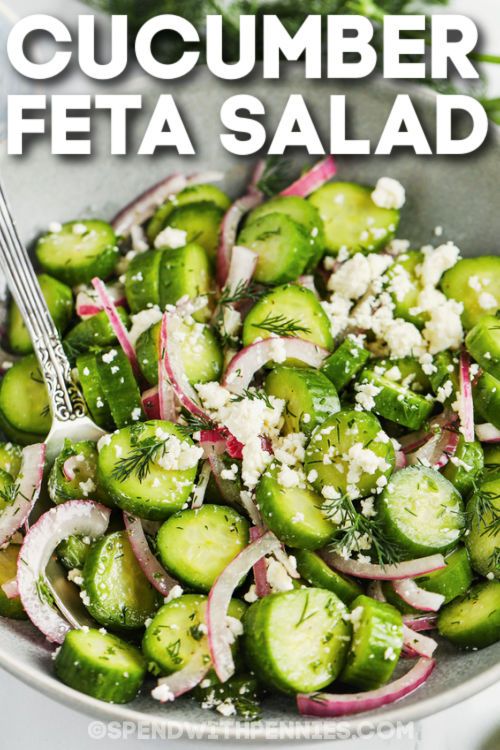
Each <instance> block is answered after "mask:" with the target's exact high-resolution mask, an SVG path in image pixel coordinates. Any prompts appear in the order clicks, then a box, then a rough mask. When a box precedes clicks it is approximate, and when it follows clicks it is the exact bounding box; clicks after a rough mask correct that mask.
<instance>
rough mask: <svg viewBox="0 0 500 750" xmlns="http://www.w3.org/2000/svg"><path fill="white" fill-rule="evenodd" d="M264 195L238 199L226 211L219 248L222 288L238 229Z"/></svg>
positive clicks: (219, 277)
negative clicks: (246, 215)
mask: <svg viewBox="0 0 500 750" xmlns="http://www.w3.org/2000/svg"><path fill="white" fill-rule="evenodd" d="M263 198H264V197H263V195H262V194H261V193H260V192H257V191H255V190H254V191H253V192H249V193H248V194H247V195H244V196H243V197H242V198H238V200H237V201H235V202H234V203H233V204H232V206H230V207H229V208H228V210H227V211H226V213H225V215H224V218H223V219H222V224H221V228H220V241H219V247H218V248H217V268H216V275H217V283H218V285H219V286H220V287H221V288H222V287H223V286H224V285H225V283H226V279H227V277H228V274H229V269H230V267H231V252H232V250H233V248H234V243H235V242H236V235H237V234H238V227H239V225H240V222H241V220H242V219H243V217H244V216H245V214H247V213H248V212H249V211H251V210H252V209H253V208H256V207H257V206H258V205H259V204H260V203H262V201H263Z"/></svg>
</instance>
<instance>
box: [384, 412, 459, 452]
mask: <svg viewBox="0 0 500 750" xmlns="http://www.w3.org/2000/svg"><path fill="white" fill-rule="evenodd" d="M456 421H457V415H456V414H455V413H454V412H451V411H448V410H446V411H444V412H443V413H442V414H439V415H438V416H437V417H434V418H433V419H432V422H430V424H429V427H428V429H426V430H418V431H417V432H409V433H408V434H407V435H403V436H402V437H400V438H398V442H399V444H400V446H401V448H402V450H403V451H404V452H405V453H413V452H414V451H416V450H417V449H418V448H420V447H421V446H422V445H424V443H427V441H428V440H430V439H431V438H432V437H433V435H434V434H435V433H436V432H441V430H443V429H447V428H450V427H452V426H453V425H454V424H455V422H456Z"/></svg>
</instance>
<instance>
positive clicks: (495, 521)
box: [465, 474, 500, 579]
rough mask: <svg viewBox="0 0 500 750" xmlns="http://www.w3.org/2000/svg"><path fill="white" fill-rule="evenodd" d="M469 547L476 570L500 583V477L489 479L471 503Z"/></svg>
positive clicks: (469, 507) (467, 543)
mask: <svg viewBox="0 0 500 750" xmlns="http://www.w3.org/2000/svg"><path fill="white" fill-rule="evenodd" d="M467 519H468V523H469V533H468V534H467V536H466V537H465V546H466V547H467V550H468V552H469V558H470V562H471V565H472V567H473V568H474V570H475V571H476V572H477V573H480V574H481V575H483V576H487V575H488V574H490V575H491V574H493V575H494V576H495V577H496V578H499V579H500V476H499V475H498V474H497V475H496V476H495V475H493V476H490V477H488V478H487V479H486V480H485V481H484V482H482V483H481V486H480V487H479V489H478V491H477V492H476V493H474V495H473V496H472V497H471V499H470V500H469V502H468V503H467Z"/></svg>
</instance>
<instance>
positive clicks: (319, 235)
mask: <svg viewBox="0 0 500 750" xmlns="http://www.w3.org/2000/svg"><path fill="white" fill-rule="evenodd" d="M273 213H280V214H285V215H286V216H289V217H290V219H293V220H294V221H296V222H297V224H300V225H301V226H302V227H303V228H304V230H305V232H306V234H307V235H308V237H309V243H310V245H311V246H312V247H313V248H314V252H313V254H312V257H311V260H310V262H309V268H310V269H313V268H315V267H316V266H317V265H318V263H319V261H320V260H321V258H322V256H323V253H324V251H325V233H324V230H323V222H322V221H321V217H320V215H319V212H318V210H317V208H315V206H313V205H312V203H310V201H307V200H306V199H305V198H300V197H299V196H297V195H281V196H276V197H275V198H271V200H269V201H266V202H265V203H262V204H261V205H260V206H258V207H257V208H254V210H253V211H252V212H251V213H250V214H249V215H248V218H247V221H246V222H245V225H248V224H251V223H252V222H254V221H257V220H258V219H260V218H262V217H263V216H267V215H268V214H273Z"/></svg>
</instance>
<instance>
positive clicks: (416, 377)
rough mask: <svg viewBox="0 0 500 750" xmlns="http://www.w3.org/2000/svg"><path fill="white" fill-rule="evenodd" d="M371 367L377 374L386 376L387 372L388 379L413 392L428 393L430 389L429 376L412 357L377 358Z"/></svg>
mask: <svg viewBox="0 0 500 750" xmlns="http://www.w3.org/2000/svg"><path fill="white" fill-rule="evenodd" d="M438 356H439V355H438ZM372 369H373V370H375V372H376V373H377V375H385V376H386V377H387V372H389V379H390V380H394V381H395V382H397V383H399V384H400V385H402V386H404V387H405V388H409V389H410V391H414V392H415V393H429V392H430V391H431V388H432V386H431V382H430V380H429V377H428V376H427V375H426V374H425V372H424V371H423V370H422V366H421V365H420V363H419V362H418V361H417V360H416V359H413V357H400V358H396V359H379V360H376V361H375V363H374V365H373V368H372ZM398 370H399V373H398Z"/></svg>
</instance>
